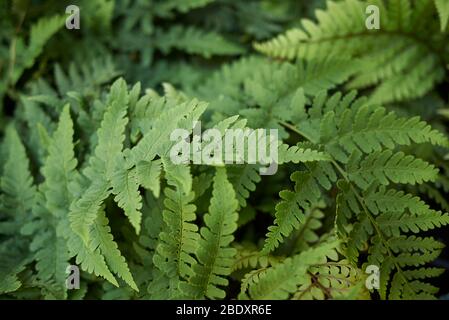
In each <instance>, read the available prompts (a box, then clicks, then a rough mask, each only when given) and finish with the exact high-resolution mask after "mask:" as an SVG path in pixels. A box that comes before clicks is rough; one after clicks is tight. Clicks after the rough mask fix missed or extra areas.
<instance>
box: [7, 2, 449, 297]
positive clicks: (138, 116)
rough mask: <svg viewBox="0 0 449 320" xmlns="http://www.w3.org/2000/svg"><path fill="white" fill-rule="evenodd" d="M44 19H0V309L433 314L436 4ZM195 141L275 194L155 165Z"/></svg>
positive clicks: (439, 249)
mask: <svg viewBox="0 0 449 320" xmlns="http://www.w3.org/2000/svg"><path fill="white" fill-rule="evenodd" d="M71 4H72V3H71ZM368 4H370V5H376V6H377V7H378V8H379V9H380V17H381V19H380V21H381V25H380V29H378V30H376V29H374V30H368V29H367V28H366V25H365V20H366V18H367V14H366V10H365V9H366V7H367V5H368ZM65 5H66V3H65V2H63V1H62V2H61V1H52V0H50V1H41V2H39V5H36V6H33V7H32V8H31V9H27V7H26V6H24V5H23V3H22V2H21V1H5V2H4V3H2V4H0V6H1V9H2V10H0V16H1V19H0V26H2V28H0V39H1V41H0V101H1V102H0V104H1V106H2V108H1V109H0V298H1V299H257V300H259V299H291V300H310V299H317V300H323V299H346V300H352V299H381V300H396V299H435V298H439V297H441V295H444V294H445V293H447V292H448V290H449V288H448V287H447V285H446V282H445V281H444V279H445V278H444V277H445V273H444V271H445V270H444V266H445V262H446V259H447V249H446V247H445V244H447V242H448V241H449V239H448V237H447V234H448V233H447V230H448V226H447V225H448V224H449V213H448V212H449V203H448V200H447V195H448V193H449V165H448V164H447V155H448V148H449V139H448V137H449V136H448V132H447V121H448V118H447V101H448V96H447V92H446V91H445V89H444V88H445V86H446V85H447V83H446V82H447V80H446V78H447V77H446V75H447V64H448V61H447V58H446V56H447V55H446V53H447V40H448V33H447V31H448V30H447V24H448V16H449V8H448V7H447V4H446V2H445V1H438V0H425V1H411V0H401V1H384V0H376V1H362V0H341V1H327V2H326V3H324V1H321V0H317V1H307V2H298V1H294V0H286V1H282V2H279V1H273V0H260V1H256V0H251V1H234V0H232V1H230V0H188V1H185V0H182V1H178V0H164V1H161V0H151V1H140V0H128V1H106V0H95V1H84V0H80V1H77V2H76V5H78V6H79V7H80V8H81V12H82V13H81V16H82V24H81V29H80V30H67V29H64V20H65V17H64V9H65ZM5 13H7V14H5ZM437 16H438V19H437ZM298 17H301V18H298ZM69 49H70V50H69ZM356 90H358V91H356ZM198 121H201V124H202V127H203V128H205V129H215V132H218V135H219V137H220V138H223V137H225V134H226V131H227V130H228V129H242V130H250V129H259V128H263V129H276V130H277V132H278V141H276V142H278V147H277V152H278V158H277V165H278V168H277V172H276V173H275V174H274V175H271V176H262V175H261V174H260V169H261V167H262V165H263V164H261V163H256V164H254V163H249V161H247V162H244V163H233V164H228V163H223V164H220V163H215V164H199V163H196V162H187V163H181V164H178V163H175V162H174V161H173V160H172V158H171V155H172V151H173V150H174V148H175V146H176V141H173V140H172V139H171V135H172V133H173V132H174V130H176V129H182V130H184V131H183V132H187V136H186V137H185V138H187V139H188V140H189V141H197V139H198V138H199V136H198V133H197V132H196V130H195V129H194V125H193V124H194V123H196V122H198ZM201 143H202V144H201V145H200V146H201V147H203V146H205V145H206V142H205V141H202V142H201ZM194 151H195V150H192V149H191V150H189V155H191V154H194ZM232 152H235V153H237V152H238V150H234V149H233V151H232ZM232 156H237V155H236V154H232ZM73 268H75V269H76V268H78V269H79V271H80V279H79V280H80V281H79V287H78V288H76V289H73V288H72V287H71V286H70V285H68V282H67V281H68V279H69V278H70V276H71V274H70V270H72V269H73ZM370 270H371V271H372V270H375V272H374V274H373V273H372V272H371V271H370ZM373 276H374V280H375V281H374V282H373Z"/></svg>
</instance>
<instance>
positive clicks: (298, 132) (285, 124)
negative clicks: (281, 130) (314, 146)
mask: <svg viewBox="0 0 449 320" xmlns="http://www.w3.org/2000/svg"><path fill="white" fill-rule="evenodd" d="M279 124H281V125H282V126H284V127H286V128H288V129H290V130H291V131H293V132H295V133H297V134H299V135H300V136H302V137H303V138H305V139H307V140H309V141H310V142H313V141H314V140H315V139H312V137H310V136H309V135H308V134H307V133H305V132H302V131H300V130H299V129H298V128H296V127H295V126H294V125H291V124H289V123H288V122H285V121H279Z"/></svg>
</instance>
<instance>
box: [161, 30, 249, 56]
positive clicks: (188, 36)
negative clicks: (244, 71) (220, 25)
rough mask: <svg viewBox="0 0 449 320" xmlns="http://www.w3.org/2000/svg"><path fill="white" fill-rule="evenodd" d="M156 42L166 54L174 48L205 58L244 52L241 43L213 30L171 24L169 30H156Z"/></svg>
mask: <svg viewBox="0 0 449 320" xmlns="http://www.w3.org/2000/svg"><path fill="white" fill-rule="evenodd" d="M156 44H157V47H158V49H159V50H161V51H162V52H163V53H164V54H167V53H169V52H170V51H172V50H173V49H177V50H182V51H185V52H187V53H190V54H200V55H202V56H203V57H204V58H210V57H211V56H216V55H231V56H232V55H238V54H241V53H243V52H244V49H243V48H241V47H240V46H239V45H237V44H235V43H233V42H231V41H229V40H226V39H224V38H223V37H222V36H221V35H220V34H218V33H215V32H213V31H209V32H205V31H203V30H201V29H197V28H195V27H187V28H185V27H183V26H181V25H174V26H171V27H170V29H169V30H168V31H163V30H156Z"/></svg>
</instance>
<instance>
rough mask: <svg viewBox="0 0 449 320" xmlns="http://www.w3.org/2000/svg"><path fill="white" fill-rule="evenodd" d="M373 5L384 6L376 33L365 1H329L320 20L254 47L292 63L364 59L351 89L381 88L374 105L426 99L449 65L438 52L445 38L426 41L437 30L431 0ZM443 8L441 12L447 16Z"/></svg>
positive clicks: (373, 97)
mask: <svg viewBox="0 0 449 320" xmlns="http://www.w3.org/2000/svg"><path fill="white" fill-rule="evenodd" d="M371 4H373V3H371ZM374 4H375V5H377V6H378V7H379V8H380V15H381V18H380V20H381V27H380V29H378V30H376V29H374V30H368V29H367V27H366V25H365V19H366V18H367V15H365V9H366V7H367V5H368V4H367V2H365V1H360V0H345V1H339V2H337V1H329V2H328V3H327V9H326V10H317V11H316V19H317V22H314V21H311V20H308V19H303V20H302V27H301V28H296V29H291V30H289V31H287V32H286V33H285V34H282V35H280V36H278V37H277V38H275V39H273V40H271V41H268V42H266V43H262V44H256V49H258V50H259V51H261V52H263V53H265V54H268V55H270V56H272V57H276V58H286V59H289V60H293V59H296V58H299V59H306V60H312V59H315V60H316V59H325V58H327V57H329V56H331V57H332V56H334V57H340V56H347V57H351V58H361V59H362V61H364V67H363V68H362V69H360V70H359V72H358V74H357V76H356V78H355V79H354V80H353V81H351V83H350V86H351V87H357V88H365V87H368V86H369V87H371V86H374V85H377V89H376V90H375V91H374V93H373V96H372V100H373V101H376V102H392V101H398V100H405V99H411V98H416V97H421V96H423V95H425V94H426V93H427V92H428V91H429V90H430V89H431V88H433V86H434V85H435V84H436V83H438V82H440V81H441V80H442V78H443V76H444V65H445V64H446V62H445V61H446V60H445V59H444V57H442V56H441V54H440V51H439V49H438V48H439V47H445V42H444V40H443V38H442V37H439V38H438V39H435V40H434V41H433V42H432V43H431V42H430V41H429V39H428V38H427V37H426V34H427V32H429V31H428V30H436V29H437V28H438V27H439V26H437V25H436V24H435V23H434V19H432V17H433V15H435V13H436V12H435V8H434V5H433V3H432V1H425V2H423V3H416V2H411V1H409V0H406V1H393V2H391V1H383V0H379V1H376V2H375V3H374ZM441 9H442V8H441V7H440V13H441V12H444V11H441ZM442 17H443V18H444V15H443V16H442ZM443 21H444V20H443Z"/></svg>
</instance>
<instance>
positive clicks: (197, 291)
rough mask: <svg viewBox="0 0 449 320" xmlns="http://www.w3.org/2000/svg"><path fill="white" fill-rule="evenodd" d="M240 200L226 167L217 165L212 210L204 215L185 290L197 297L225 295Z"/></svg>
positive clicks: (233, 254)
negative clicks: (229, 179)
mask: <svg viewBox="0 0 449 320" xmlns="http://www.w3.org/2000/svg"><path fill="white" fill-rule="evenodd" d="M237 208H238V201H237V199H236V197H235V192H234V190H233V188H232V184H231V183H230V182H229V181H228V179H227V176H226V171H225V169H224V168H218V169H217V171H216V174H215V177H214V184H213V191H212V199H211V202H210V206H209V212H208V213H207V214H206V215H205V216H204V222H205V227H203V228H201V240H200V242H199V245H198V249H197V252H196V256H197V257H198V263H197V264H195V265H194V268H193V270H194V276H193V277H192V278H191V280H190V281H189V285H188V287H187V288H186V289H185V290H186V292H188V293H189V294H190V295H192V296H194V297H199V298H202V297H207V298H211V299H214V298H224V296H225V292H224V291H223V290H222V289H220V288H219V287H220V286H226V285H227V284H228V280H227V279H226V278H225V277H226V276H228V275H229V274H231V271H232V270H231V268H232V265H233V259H234V257H235V255H236V250H235V249H234V248H232V247H231V246H230V244H231V242H232V241H233V240H234V236H233V233H234V232H235V230H237V219H238V214H237Z"/></svg>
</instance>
